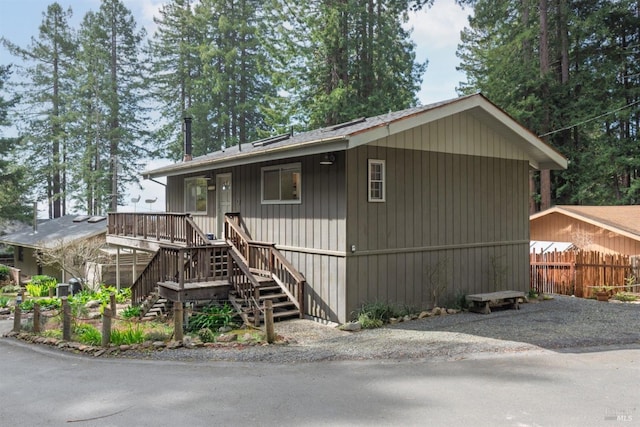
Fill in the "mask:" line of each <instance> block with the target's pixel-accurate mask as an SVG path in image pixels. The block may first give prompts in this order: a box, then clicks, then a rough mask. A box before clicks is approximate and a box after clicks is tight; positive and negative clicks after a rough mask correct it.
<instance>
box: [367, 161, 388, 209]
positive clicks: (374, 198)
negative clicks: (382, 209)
mask: <svg viewBox="0 0 640 427" xmlns="http://www.w3.org/2000/svg"><path fill="white" fill-rule="evenodd" d="M384 173H385V171H384V160H375V159H369V167H368V180H367V184H368V186H369V201H370V202H384V201H385V197H386V194H385V185H384Z"/></svg>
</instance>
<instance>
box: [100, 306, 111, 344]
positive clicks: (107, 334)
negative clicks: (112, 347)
mask: <svg viewBox="0 0 640 427" xmlns="http://www.w3.org/2000/svg"><path fill="white" fill-rule="evenodd" d="M111 315H112V312H111V310H110V309H108V308H106V307H105V309H104V311H103V312H102V346H103V347H109V343H110V342H111Z"/></svg>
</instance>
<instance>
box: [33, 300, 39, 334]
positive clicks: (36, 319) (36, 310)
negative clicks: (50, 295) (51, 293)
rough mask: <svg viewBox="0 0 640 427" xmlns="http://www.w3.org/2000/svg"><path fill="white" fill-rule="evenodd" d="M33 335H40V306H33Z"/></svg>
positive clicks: (36, 304)
mask: <svg viewBox="0 0 640 427" xmlns="http://www.w3.org/2000/svg"><path fill="white" fill-rule="evenodd" d="M33 333H34V334H39V333H40V304H38V303H37V302H36V303H35V304H33Z"/></svg>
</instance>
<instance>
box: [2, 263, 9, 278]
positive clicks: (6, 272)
mask: <svg viewBox="0 0 640 427" xmlns="http://www.w3.org/2000/svg"><path fill="white" fill-rule="evenodd" d="M10 276H11V269H10V268H9V267H7V266H6V265H4V264H0V280H7V279H9V277H10Z"/></svg>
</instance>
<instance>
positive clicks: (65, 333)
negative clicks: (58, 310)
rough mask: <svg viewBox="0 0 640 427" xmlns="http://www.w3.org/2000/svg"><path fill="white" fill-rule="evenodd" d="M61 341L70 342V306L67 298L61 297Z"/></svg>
mask: <svg viewBox="0 0 640 427" xmlns="http://www.w3.org/2000/svg"><path fill="white" fill-rule="evenodd" d="M62 339H63V340H65V341H71V306H69V301H68V300H67V297H62Z"/></svg>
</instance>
